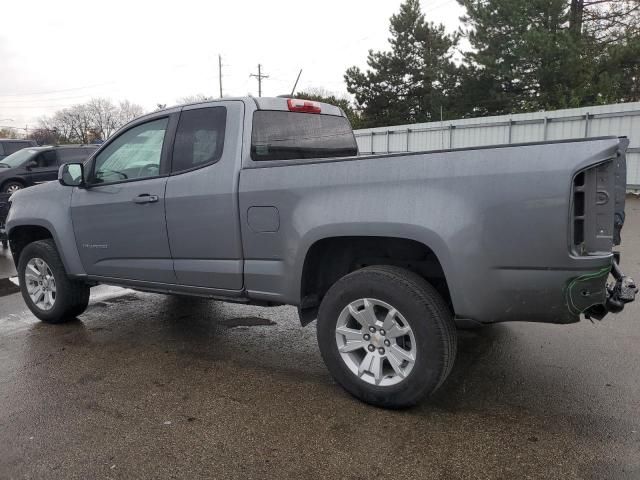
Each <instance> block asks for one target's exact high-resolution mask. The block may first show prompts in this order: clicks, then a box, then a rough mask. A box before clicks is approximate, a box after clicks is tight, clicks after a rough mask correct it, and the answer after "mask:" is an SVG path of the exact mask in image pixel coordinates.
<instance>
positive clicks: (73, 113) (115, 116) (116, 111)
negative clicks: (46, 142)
mask: <svg viewBox="0 0 640 480" xmlns="http://www.w3.org/2000/svg"><path fill="white" fill-rule="evenodd" d="M143 113H144V111H143V109H142V107H141V106H140V105H137V104H135V103H132V102H130V101H128V100H125V101H122V102H120V103H119V104H118V106H116V105H115V104H114V103H113V102H112V101H111V100H109V99H106V98H93V99H91V100H90V101H89V102H87V103H83V104H79V105H74V106H72V107H69V108H65V109H62V110H58V111H57V112H55V113H54V114H53V115H52V116H51V117H44V118H42V119H40V125H39V128H40V129H41V130H44V131H49V132H55V136H56V140H57V142H59V143H89V142H90V141H93V140H96V139H101V140H106V139H107V138H109V137H110V136H111V135H113V133H114V132H115V131H116V130H118V129H119V128H120V127H122V126H123V125H125V124H126V123H128V122H130V121H131V120H133V119H134V118H136V117H139V116H140V115H142V114H143Z"/></svg>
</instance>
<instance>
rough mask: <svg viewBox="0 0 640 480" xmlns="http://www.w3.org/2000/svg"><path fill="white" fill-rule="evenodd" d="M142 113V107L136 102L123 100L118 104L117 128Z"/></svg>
mask: <svg viewBox="0 0 640 480" xmlns="http://www.w3.org/2000/svg"><path fill="white" fill-rule="evenodd" d="M142 114H144V109H143V108H142V107H141V106H140V105H138V104H137V103H131V102H130V101H129V100H124V101H122V102H120V104H119V105H118V114H117V119H118V122H117V125H118V128H120V127H122V126H123V125H125V124H127V123H129V122H130V121H131V120H133V119H134V118H138V117H140V116H142Z"/></svg>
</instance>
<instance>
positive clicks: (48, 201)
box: [6, 182, 85, 276]
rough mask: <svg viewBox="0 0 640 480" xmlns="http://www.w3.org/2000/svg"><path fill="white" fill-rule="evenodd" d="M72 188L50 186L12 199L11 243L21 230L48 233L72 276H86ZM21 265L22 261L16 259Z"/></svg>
mask: <svg viewBox="0 0 640 480" xmlns="http://www.w3.org/2000/svg"><path fill="white" fill-rule="evenodd" d="M72 190H73V189H72V188H69V187H63V186H62V185H60V184H58V183H57V182H50V183H46V184H43V185H38V186H36V187H31V188H28V189H24V190H20V191H18V192H16V193H15V194H14V195H13V197H12V198H11V208H10V209H9V215H8V216H7V224H6V229H7V234H8V237H9V241H11V237H12V235H15V233H16V232H17V230H18V229H19V228H20V227H30V226H31V227H41V228H45V229H47V230H48V231H49V232H50V233H51V236H52V237H53V240H54V242H55V244H56V247H57V249H58V253H59V254H60V258H61V259H62V263H63V264H64V267H65V270H66V271H67V273H68V274H69V275H74V276H76V275H84V274H85V271H84V268H83V266H82V262H81V261H80V255H79V253H78V247H77V245H76V239H75V235H74V232H73V224H72V222H71V210H70V207H71V195H72ZM15 261H16V262H17V261H18V259H15Z"/></svg>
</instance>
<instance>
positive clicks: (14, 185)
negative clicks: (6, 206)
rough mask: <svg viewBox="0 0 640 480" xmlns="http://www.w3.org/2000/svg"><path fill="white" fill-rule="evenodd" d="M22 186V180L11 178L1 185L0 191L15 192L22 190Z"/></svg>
mask: <svg viewBox="0 0 640 480" xmlns="http://www.w3.org/2000/svg"><path fill="white" fill-rule="evenodd" d="M23 188H24V185H23V184H22V182H18V181H17V180H11V181H9V182H7V183H5V184H4V185H3V186H2V193H8V194H12V193H15V192H17V191H18V190H22V189H23Z"/></svg>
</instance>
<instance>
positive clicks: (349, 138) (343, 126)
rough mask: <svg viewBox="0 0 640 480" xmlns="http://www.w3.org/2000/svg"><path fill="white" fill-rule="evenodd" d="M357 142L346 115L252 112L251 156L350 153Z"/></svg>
mask: <svg viewBox="0 0 640 480" xmlns="http://www.w3.org/2000/svg"><path fill="white" fill-rule="evenodd" d="M357 154H358V146H357V145H356V139H355V137H354V136H353V131H352V130H351V126H350V125H349V121H348V120H347V119H346V118H344V117H337V116H333V115H318V114H315V113H298V112H283V111H271V110H259V111H257V112H255V113H254V114H253V131H252V133H251V159H252V160H255V161H263V160H295V159H305V158H330V157H349V156H353V155H357Z"/></svg>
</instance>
